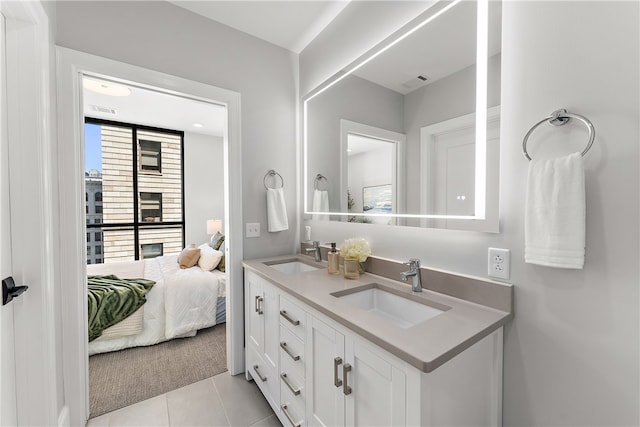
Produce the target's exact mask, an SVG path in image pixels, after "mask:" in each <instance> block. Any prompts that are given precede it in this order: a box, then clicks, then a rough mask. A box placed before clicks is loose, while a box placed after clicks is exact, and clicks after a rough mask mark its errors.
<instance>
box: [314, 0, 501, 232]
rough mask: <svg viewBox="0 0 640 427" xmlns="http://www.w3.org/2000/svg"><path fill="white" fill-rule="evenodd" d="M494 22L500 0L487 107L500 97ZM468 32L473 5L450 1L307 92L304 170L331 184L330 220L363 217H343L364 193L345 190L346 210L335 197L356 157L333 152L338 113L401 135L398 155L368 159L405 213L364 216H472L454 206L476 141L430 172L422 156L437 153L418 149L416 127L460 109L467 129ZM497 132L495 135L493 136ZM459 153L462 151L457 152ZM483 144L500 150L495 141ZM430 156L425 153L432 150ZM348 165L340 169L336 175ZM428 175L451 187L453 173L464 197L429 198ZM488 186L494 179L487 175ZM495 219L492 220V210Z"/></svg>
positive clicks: (473, 75)
mask: <svg viewBox="0 0 640 427" xmlns="http://www.w3.org/2000/svg"><path fill="white" fill-rule="evenodd" d="M501 21H502V20H501V4H500V2H489V30H488V32H489V33H488V34H489V39H488V44H489V46H488V49H487V57H488V59H487V62H488V66H487V81H486V86H487V107H495V106H499V105H500V67H501V54H500V51H501V37H500V26H501ZM476 33H477V3H476V2H469V1H462V2H459V3H457V4H455V5H454V6H453V7H451V8H450V9H449V10H447V11H445V12H444V13H443V14H442V15H440V16H438V17H437V18H436V19H434V20H432V21H430V22H428V23H427V24H426V25H424V26H423V27H422V28H420V29H418V30H417V31H415V32H414V33H412V34H411V35H409V36H408V37H406V38H405V39H403V40H402V41H400V42H398V43H397V44H395V45H394V46H392V47H391V48H390V49H388V50H386V51H385V52H383V53H382V54H380V55H378V56H376V57H375V58H374V59H372V60H370V61H368V62H366V63H365V64H364V65H362V66H359V67H358V68H357V69H356V70H355V71H354V72H353V73H352V74H349V75H347V76H346V77H342V78H341V79H340V80H339V81H338V82H337V83H334V84H333V85H331V87H329V88H328V89H326V90H324V91H322V90H321V91H319V93H317V94H315V95H312V97H311V99H309V100H307V101H306V102H305V108H306V134H305V139H306V145H305V146H306V165H305V166H306V175H307V176H308V177H313V176H315V174H316V173H319V172H322V173H324V174H326V176H327V177H328V178H329V181H330V182H331V183H332V184H331V187H332V188H331V191H330V199H331V208H332V212H334V213H341V214H342V216H336V215H333V216H332V219H338V220H341V221H345V220H349V221H358V222H362V221H365V222H369V221H368V220H367V219H368V217H367V216H364V215H362V214H361V215H360V217H359V218H356V219H355V220H354V219H353V218H352V216H351V214H354V213H357V212H362V211H361V210H360V206H361V205H360V204H359V203H360V199H361V198H362V197H363V196H362V194H361V193H360V191H359V190H358V191H355V190H352V191H351V193H352V197H353V200H354V203H355V205H354V207H353V208H352V209H349V208H348V206H347V200H348V198H346V197H345V196H344V191H345V190H344V188H345V187H346V186H347V184H346V182H347V181H348V183H349V187H351V180H352V179H353V178H352V174H351V173H350V172H351V169H350V168H351V167H352V166H351V163H352V162H355V161H356V158H355V157H354V158H353V160H351V158H349V159H348V160H345V159H343V158H342V156H343V154H342V153H341V151H340V150H341V147H340V144H341V143H340V136H341V135H340V134H339V132H340V126H341V123H342V122H343V121H353V122H356V123H360V124H362V125H367V126H372V127H375V128H379V129H384V130H387V131H390V132H395V133H397V134H401V135H403V136H404V138H405V139H406V144H405V148H404V153H403V155H402V157H400V158H398V159H397V160H396V159H394V160H392V159H391V158H390V157H388V158H387V159H386V160H385V162H384V164H381V163H380V162H381V160H380V159H378V160H377V161H376V162H377V163H376V164H374V165H372V167H371V168H370V169H376V168H377V169H380V168H387V167H395V168H396V174H395V176H394V179H395V180H396V182H397V184H398V188H393V197H395V198H397V200H396V202H395V203H393V213H394V214H400V215H406V217H405V218H402V219H400V220H398V218H394V219H395V221H389V218H386V219H385V220H382V219H381V220H379V221H371V222H375V223H381V224H389V223H391V224H396V223H401V224H402V225H414V226H427V227H446V228H459V227H457V224H460V221H459V220H456V221H446V220H445V221H434V220H430V221H425V220H423V219H420V218H414V217H413V216H419V215H425V214H426V215H442V216H447V215H465V216H473V215H474V210H473V208H471V210H469V209H467V208H463V205H465V206H467V207H470V206H471V207H472V206H473V205H474V201H475V199H474V197H475V187H476V183H475V174H474V168H473V167H470V166H469V165H470V164H471V165H475V162H476V156H475V151H474V150H475V144H472V145H469V144H464V146H465V148H464V149H462V148H461V147H458V152H459V153H458V154H460V155H459V156H454V155H451V156H445V160H446V161H448V162H449V164H448V165H444V166H443V165H439V166H440V171H439V172H437V171H435V172H434V171H432V170H426V169H428V168H429V167H428V165H429V163H433V162H434V161H436V160H434V158H432V156H431V157H430V156H427V155H425V152H424V150H425V147H424V144H423V143H422V141H421V131H422V129H423V128H426V127H428V126H431V125H434V124H438V123H440V122H445V121H448V120H451V119H454V118H457V117H463V116H467V117H469V116H472V118H473V120H474V121H473V123H471V128H472V129H475V127H476V124H475V113H476V89H477V84H476V80H477V76H478V70H477V69H476V59H477V52H476V48H477V43H476V42H477V38H476ZM355 63H358V61H356V62H355ZM334 78H338V77H334ZM483 86H484V85H483ZM321 87H322V86H321ZM478 99H480V98H478ZM498 108H499V107H498ZM483 115H484V114H483ZM494 139H496V138H494ZM497 139H498V140H499V137H498V138H497ZM342 144H344V142H342ZM444 151H447V149H444ZM461 151H464V152H465V153H464V154H462V153H461ZM489 151H490V152H491V153H493V152H495V153H496V154H497V153H499V150H497V149H496V150H489ZM442 153H443V150H440V153H435V155H439V156H440V157H442ZM431 154H432V155H434V153H431ZM450 154H451V153H450ZM455 158H458V159H464V162H463V163H462V164H453V159H455ZM340 162H342V163H348V165H349V168H347V167H345V165H342V166H341V165H340ZM360 162H361V163H363V162H362V161H360ZM489 163H491V164H492V165H495V159H494V160H490V159H487V168H488V165H489ZM358 168H360V169H362V170H364V166H363V165H359V166H358ZM447 170H448V172H446V171H447ZM452 170H453V171H454V172H452ZM347 171H349V175H348V176H345V173H347ZM455 171H459V172H460V176H457V175H456V172H455ZM425 173H426V174H427V175H429V176H430V177H431V181H430V183H429V184H430V187H425V182H424V176H425ZM447 173H448V175H446V174H447ZM443 174H445V175H443ZM462 175H464V176H462ZM361 176H362V177H363V179H370V180H373V179H375V177H367V176H366V175H361ZM437 176H448V179H447V180H444V181H443V183H442V185H443V186H445V187H446V186H449V187H451V186H452V185H453V186H455V185H454V184H455V183H456V182H458V181H459V182H460V185H461V186H464V189H462V188H461V189H455V191H453V190H451V192H456V193H460V195H462V196H464V200H462V198H461V199H460V200H458V199H456V200H457V202H458V203H453V204H452V203H446V201H445V202H444V203H433V202H432V201H433V199H434V197H437V196H436V195H435V194H436V193H437V192H438V191H440V192H442V191H443V190H442V189H441V188H436V187H437V184H438V183H437V182H436V181H437V180H436V177H437ZM491 184H492V185H494V183H493V181H491ZM380 185H383V184H380ZM497 185H498V182H497V181H496V182H495V186H494V187H490V188H487V196H489V193H494V194H496V195H497V193H498V192H499V190H498V188H497ZM312 186H313V181H312V180H310V179H309V178H308V179H307V188H306V190H307V193H306V194H307V197H306V199H309V198H310V195H311V194H312V191H313V189H312V188H310V187H312ZM463 190H464V191H463ZM356 193H357V194H356ZM462 193H465V194H462ZM492 198H493V196H492ZM306 199H305V211H308V210H309V209H308V208H309V207H310V202H309V200H306ZM488 202H489V201H488V200H487V203H488ZM495 203H496V207H495V209H494V208H493V207H491V209H488V210H491V212H496V213H497V196H496V198H495ZM356 210H357V212H356ZM362 213H364V212H362ZM345 216H348V219H345ZM476 222H477V221H476ZM494 223H495V224H497V218H496V221H494ZM461 228H466V227H464V226H463V227H461ZM485 231H498V230H497V229H495V230H485Z"/></svg>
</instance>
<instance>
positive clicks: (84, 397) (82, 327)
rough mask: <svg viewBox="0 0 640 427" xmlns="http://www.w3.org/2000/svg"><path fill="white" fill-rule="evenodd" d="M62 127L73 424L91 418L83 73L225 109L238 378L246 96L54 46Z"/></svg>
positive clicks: (231, 362) (230, 355) (66, 350)
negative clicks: (242, 109) (242, 112)
mask: <svg viewBox="0 0 640 427" xmlns="http://www.w3.org/2000/svg"><path fill="white" fill-rule="evenodd" d="M56 57H57V66H56V68H57V73H58V123H59V132H58V137H59V150H58V153H59V157H58V162H59V165H60V173H59V188H60V192H59V201H60V235H61V236H65V239H60V257H61V260H60V261H61V263H60V266H61V267H60V268H61V280H62V281H61V283H64V284H65V286H66V288H65V290H64V296H65V297H64V299H63V301H62V304H63V307H62V326H63V330H64V331H69V333H67V334H65V335H64V337H63V356H64V366H65V372H64V380H65V381H64V391H65V396H67V398H68V402H69V403H68V404H69V407H70V410H71V411H70V413H71V424H72V425H84V424H85V422H86V420H87V419H88V416H89V404H88V357H87V355H88V343H87V339H86V337H87V296H86V285H85V283H86V269H85V262H83V261H84V260H85V257H86V252H85V251H86V250H85V241H84V239H85V234H84V226H85V224H84V203H85V198H84V180H83V179H81V178H82V176H83V171H84V144H83V135H84V131H83V126H84V114H83V111H82V76H83V75H85V74H88V75H93V76H98V77H108V78H109V79H110V80H114V79H116V81H117V79H121V80H122V81H123V82H124V83H128V82H135V84H136V85H140V86H148V87H151V88H154V89H160V90H163V91H165V92H167V93H168V94H175V95H178V96H186V97H189V98H192V99H196V100H201V101H205V102H213V103H217V104H224V105H226V106H227V115H228V116H227V129H228V132H227V135H226V137H225V138H224V159H225V161H224V171H225V182H224V198H225V218H226V221H225V223H226V224H225V234H226V235H227V236H228V238H229V242H230V244H227V245H225V247H226V259H227V268H226V283H227V301H226V308H227V326H226V327H227V363H228V367H229V371H230V373H231V374H232V375H235V374H239V373H242V372H244V320H243V294H244V291H243V273H242V265H241V261H242V254H243V239H242V200H241V198H238V197H230V195H232V194H241V191H242V171H241V154H242V151H241V137H240V130H241V127H240V94H239V93H238V92H234V91H230V90H227V89H222V88H219V87H215V86H212V85H208V84H204V83H199V82H195V81H192V80H187V79H184V78H181V77H177V76H172V75H168V74H164V73H160V72H158V71H153V70H149V69H146V68H142V67H138V66H134V65H130V64H125V63H122V62H118V61H114V60H110V59H106V58H102V57H99V56H95V55H90V54H87V53H83V52H79V51H75V50H72V49H67V48H64V47H59V46H57V47H56Z"/></svg>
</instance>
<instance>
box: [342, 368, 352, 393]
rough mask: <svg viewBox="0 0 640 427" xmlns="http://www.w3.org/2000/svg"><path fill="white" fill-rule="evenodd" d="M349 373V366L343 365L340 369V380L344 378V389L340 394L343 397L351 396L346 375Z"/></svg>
mask: <svg viewBox="0 0 640 427" xmlns="http://www.w3.org/2000/svg"><path fill="white" fill-rule="evenodd" d="M349 372H351V365H350V364H348V363H345V365H344V366H343V367H342V378H344V387H343V388H342V392H343V393H344V395H345V396H348V395H350V394H351V387H350V386H349V384H347V374H348V373H349Z"/></svg>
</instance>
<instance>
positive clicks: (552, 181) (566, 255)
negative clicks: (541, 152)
mask: <svg viewBox="0 0 640 427" xmlns="http://www.w3.org/2000/svg"><path fill="white" fill-rule="evenodd" d="M585 209H586V205H585V187H584V167H583V164H582V156H581V155H580V153H574V154H571V155H569V156H566V157H561V158H558V159H552V160H532V161H531V162H530V163H529V177H528V182H527V201H526V208H525V216H524V227H525V229H524V240H525V248H524V260H525V262H527V263H530V264H539V265H544V266H547V267H558V268H575V269H581V268H582V267H583V266H584V251H585V225H586V220H585Z"/></svg>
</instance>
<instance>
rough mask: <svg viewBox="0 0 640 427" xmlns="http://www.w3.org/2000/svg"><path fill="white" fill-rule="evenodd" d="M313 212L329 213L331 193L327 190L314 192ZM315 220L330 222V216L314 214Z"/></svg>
mask: <svg viewBox="0 0 640 427" xmlns="http://www.w3.org/2000/svg"><path fill="white" fill-rule="evenodd" d="M311 210H312V211H313V212H329V192H328V191H327V190H318V189H316V190H314V191H313V204H312V207H311ZM313 219H316V220H321V221H328V220H329V215H321V214H313Z"/></svg>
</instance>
